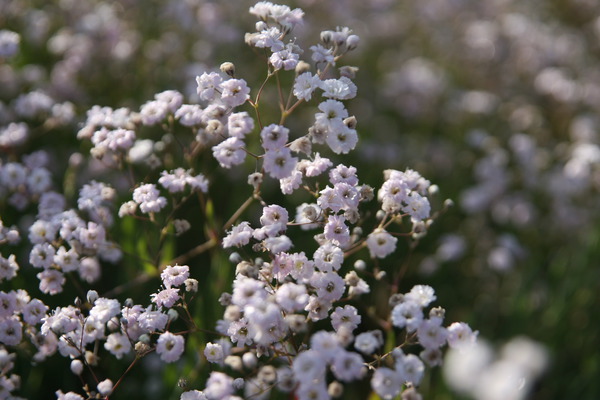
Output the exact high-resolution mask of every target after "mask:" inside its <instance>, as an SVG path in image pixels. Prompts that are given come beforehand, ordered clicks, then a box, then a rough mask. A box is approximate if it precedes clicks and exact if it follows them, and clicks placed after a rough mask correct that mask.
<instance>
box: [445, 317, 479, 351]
mask: <svg viewBox="0 0 600 400" xmlns="http://www.w3.org/2000/svg"><path fill="white" fill-rule="evenodd" d="M477 334H478V332H473V330H471V327H470V326H469V325H468V324H466V323H464V322H454V323H452V324H451V325H450V326H449V327H448V335H447V340H448V346H450V347H452V348H458V349H460V348H463V347H468V346H471V345H473V343H475V341H476V340H477Z"/></svg>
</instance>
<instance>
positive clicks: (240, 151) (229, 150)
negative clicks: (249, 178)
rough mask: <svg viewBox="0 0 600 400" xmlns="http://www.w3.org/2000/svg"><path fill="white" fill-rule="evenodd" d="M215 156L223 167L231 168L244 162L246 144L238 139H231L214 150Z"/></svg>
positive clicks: (214, 147)
mask: <svg viewBox="0 0 600 400" xmlns="http://www.w3.org/2000/svg"><path fill="white" fill-rule="evenodd" d="M212 151H213V156H214V157H215V158H216V159H217V161H218V162H219V164H220V165H221V167H223V168H231V166H233V165H239V164H241V163H243V162H244V159H245V158H246V152H245V151H244V142H243V141H242V140H241V139H239V138H237V137H230V138H228V139H226V140H224V141H222V142H221V143H219V144H218V145H216V146H213V148H212Z"/></svg>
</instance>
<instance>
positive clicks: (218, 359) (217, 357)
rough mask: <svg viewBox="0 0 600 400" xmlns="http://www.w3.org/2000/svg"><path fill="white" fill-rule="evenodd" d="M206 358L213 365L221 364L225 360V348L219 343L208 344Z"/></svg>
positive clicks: (205, 351) (205, 349) (205, 350)
mask: <svg viewBox="0 0 600 400" xmlns="http://www.w3.org/2000/svg"><path fill="white" fill-rule="evenodd" d="M204 357H206V360H207V361H208V362H211V363H216V364H221V363H223V360H224V358H225V356H224V353H223V347H222V346H221V345H220V344H219V343H210V342H209V343H206V347H205V348H204Z"/></svg>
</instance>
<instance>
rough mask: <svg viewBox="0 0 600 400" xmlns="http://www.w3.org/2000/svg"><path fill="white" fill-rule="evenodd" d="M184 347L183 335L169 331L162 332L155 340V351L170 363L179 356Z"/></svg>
mask: <svg viewBox="0 0 600 400" xmlns="http://www.w3.org/2000/svg"><path fill="white" fill-rule="evenodd" d="M184 347H185V340H184V339H183V336H180V335H175V334H173V333H171V332H164V333H162V334H161V335H160V336H159V337H158V340H157V341H156V353H157V354H158V355H160V358H161V360H163V361H164V362H167V363H172V362H175V361H177V360H179V358H180V357H181V355H182V354H183V350H184Z"/></svg>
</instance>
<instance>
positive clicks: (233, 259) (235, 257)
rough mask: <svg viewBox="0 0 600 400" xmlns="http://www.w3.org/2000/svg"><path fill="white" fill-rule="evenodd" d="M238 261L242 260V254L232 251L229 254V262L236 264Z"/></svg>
mask: <svg viewBox="0 0 600 400" xmlns="http://www.w3.org/2000/svg"><path fill="white" fill-rule="evenodd" d="M240 261H242V256H240V253H237V252H235V251H234V252H233V253H231V254H230V255H229V262H231V263H235V264H237V263H239V262H240Z"/></svg>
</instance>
